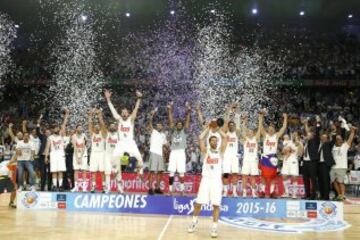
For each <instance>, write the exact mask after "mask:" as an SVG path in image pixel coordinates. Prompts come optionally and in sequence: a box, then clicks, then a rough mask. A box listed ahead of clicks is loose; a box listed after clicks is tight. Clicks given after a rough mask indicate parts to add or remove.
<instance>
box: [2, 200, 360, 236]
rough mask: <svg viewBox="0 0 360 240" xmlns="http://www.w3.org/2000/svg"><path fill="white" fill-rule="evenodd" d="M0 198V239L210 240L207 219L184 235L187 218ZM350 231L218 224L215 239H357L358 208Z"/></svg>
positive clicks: (350, 215)
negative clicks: (30, 205)
mask: <svg viewBox="0 0 360 240" xmlns="http://www.w3.org/2000/svg"><path fill="white" fill-rule="evenodd" d="M7 201H8V196H6V195H4V194H3V195H1V196H0V239H54V240H57V239H61V240H64V239H87V240H91V239H96V240H98V239H112V240H114V239H147V240H150V239H171V240H175V239H210V237H209V227H210V226H211V219H210V218H201V219H200V224H199V228H198V231H197V232H195V233H194V234H188V233H187V232H186V229H187V226H188V224H189V222H190V221H191V218H190V217H180V216H144V215H124V214H122V215H119V214H106V213H74V212H65V211H35V210H31V211H23V210H13V209H9V208H8V207H7V206H6V203H7ZM344 212H345V220H346V221H347V222H348V223H349V224H351V227H350V228H348V229H346V230H343V231H338V232H327V233H314V232H309V233H300V234H283V233H271V232H261V231H254V230H244V229H238V228H234V227H232V226H228V225H224V224H220V226H219V237H218V239H267V240H272V239H276V240H281V239H291V240H295V239H299V240H300V239H306V240H309V239H324V240H325V239H326V240H331V239H334V240H335V239H336V240H341V239H346V240H352V239H354V240H355V239H359V236H360V205H357V206H355V205H345V207H344Z"/></svg>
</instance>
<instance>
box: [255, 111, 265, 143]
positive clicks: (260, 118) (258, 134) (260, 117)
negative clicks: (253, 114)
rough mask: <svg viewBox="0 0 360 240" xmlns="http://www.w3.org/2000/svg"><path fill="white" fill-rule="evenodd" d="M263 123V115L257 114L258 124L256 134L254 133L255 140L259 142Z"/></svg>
mask: <svg viewBox="0 0 360 240" xmlns="http://www.w3.org/2000/svg"><path fill="white" fill-rule="evenodd" d="M263 122H264V115H262V114H259V123H258V128H257V132H256V136H255V137H256V140H258V141H259V140H260V137H261V128H262V127H261V126H263Z"/></svg>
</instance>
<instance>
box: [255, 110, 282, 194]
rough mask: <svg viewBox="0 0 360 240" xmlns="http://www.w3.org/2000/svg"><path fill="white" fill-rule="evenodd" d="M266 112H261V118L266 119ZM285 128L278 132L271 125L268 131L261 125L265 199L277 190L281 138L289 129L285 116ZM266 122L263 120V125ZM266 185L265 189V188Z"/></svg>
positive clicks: (261, 165)
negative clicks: (276, 180) (278, 154)
mask: <svg viewBox="0 0 360 240" xmlns="http://www.w3.org/2000/svg"><path fill="white" fill-rule="evenodd" d="M264 114H265V112H264V111H261V112H260V117H261V118H263V117H264ZM283 119H284V122H283V126H282V127H281V129H280V130H279V131H278V132H275V128H274V127H273V126H272V125H270V126H269V127H268V129H267V130H265V129H264V126H263V124H261V125H260V131H261V136H262V137H263V154H262V156H261V159H260V170H261V177H262V182H263V186H262V188H263V189H262V191H263V192H265V197H270V195H271V194H273V192H274V189H275V179H276V173H277V156H276V154H277V150H278V141H279V138H281V136H282V135H283V134H284V133H285V131H286V128H287V120H288V116H287V114H286V113H284V114H283ZM263 122H264V121H263V120H262V123H263ZM264 183H265V187H264Z"/></svg>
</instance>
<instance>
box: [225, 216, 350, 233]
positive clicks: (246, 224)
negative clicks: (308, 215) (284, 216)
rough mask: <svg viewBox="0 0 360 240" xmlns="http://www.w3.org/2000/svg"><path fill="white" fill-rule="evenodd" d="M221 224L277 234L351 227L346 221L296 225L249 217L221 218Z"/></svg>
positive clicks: (307, 222) (311, 221)
mask: <svg viewBox="0 0 360 240" xmlns="http://www.w3.org/2000/svg"><path fill="white" fill-rule="evenodd" d="M299 221H300V219H299ZM220 222H222V223H224V224H227V225H230V226H233V227H235V228H241V229H248V230H257V231H266V232H277V233H303V232H332V231H341V230H344V229H346V228H348V227H350V225H349V224H348V223H347V222H345V221H331V220H325V219H309V220H303V221H301V222H296V223H294V222H290V223H285V222H272V221H267V220H260V219H256V218H248V217H220Z"/></svg>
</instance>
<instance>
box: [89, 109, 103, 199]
mask: <svg viewBox="0 0 360 240" xmlns="http://www.w3.org/2000/svg"><path fill="white" fill-rule="evenodd" d="M94 114H96V115H97V117H99V115H101V110H100V109H92V110H90V112H89V133H90V135H91V153H90V172H91V176H92V184H91V192H92V193H94V192H95V190H96V173H97V172H100V174H101V179H102V187H103V191H104V190H105V176H104V170H105V144H106V137H107V133H106V131H104V129H100V126H99V124H96V125H94V124H93V121H92V119H93V117H94ZM101 130H102V131H101Z"/></svg>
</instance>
